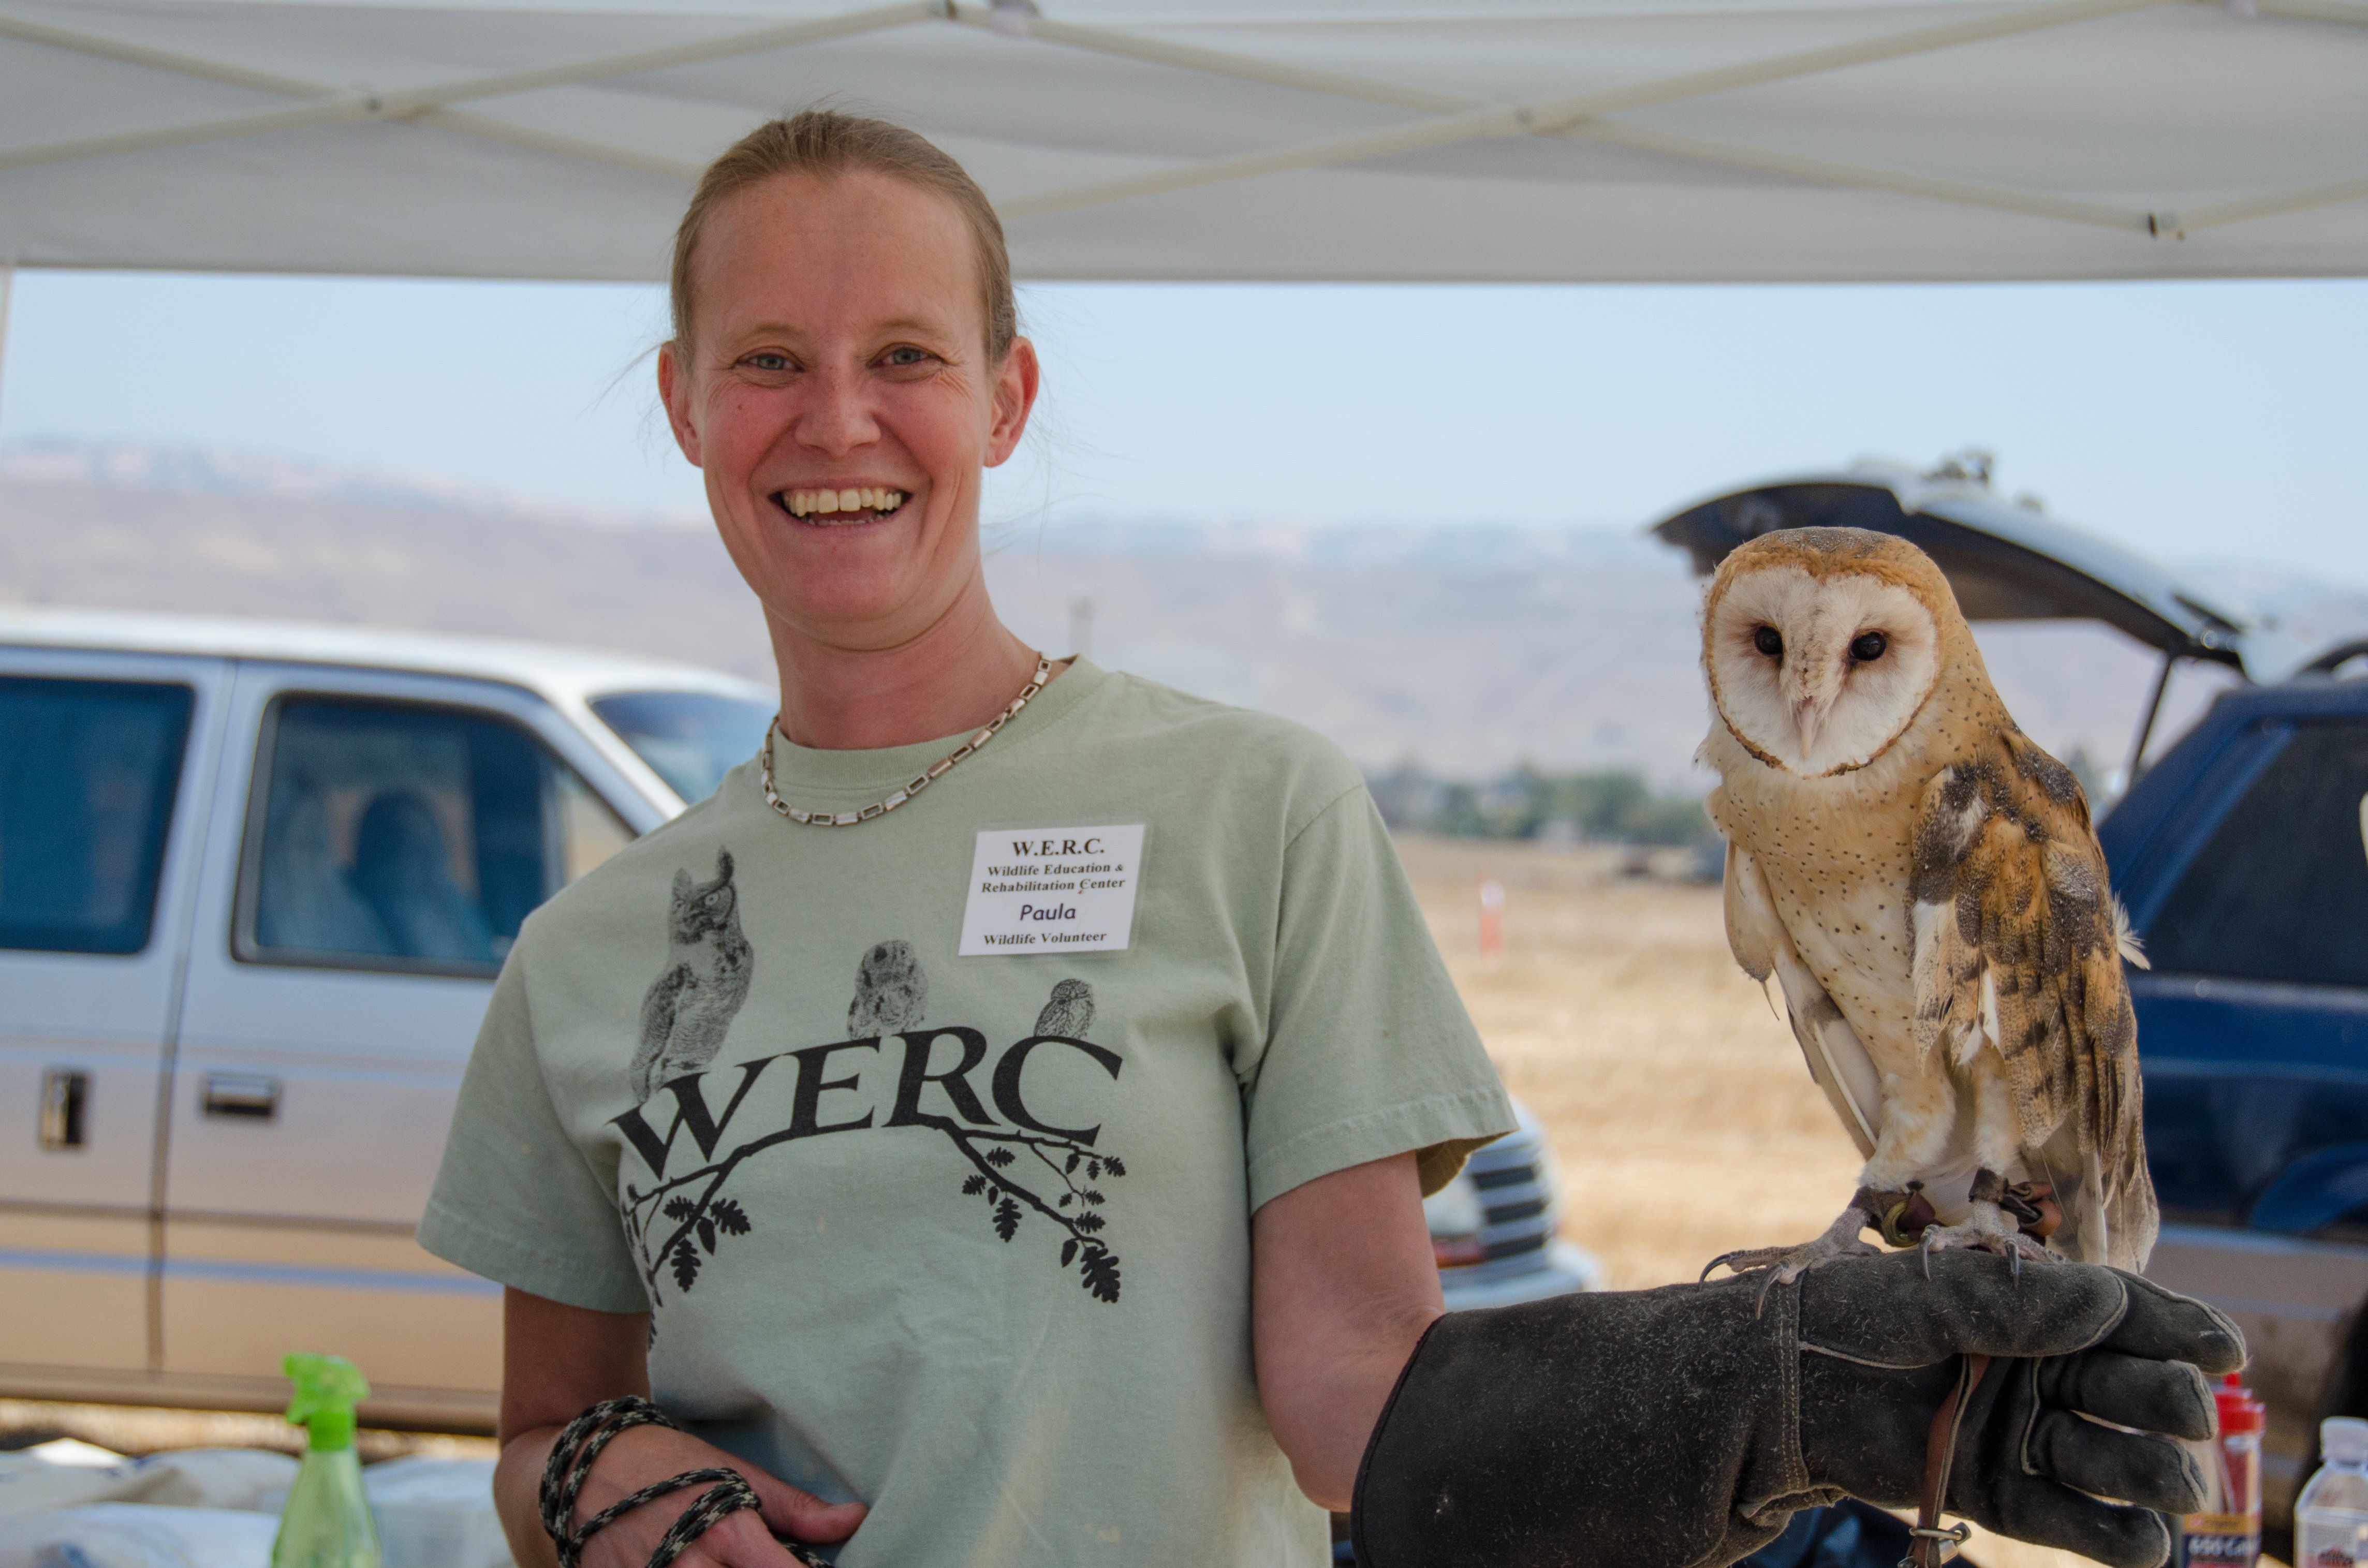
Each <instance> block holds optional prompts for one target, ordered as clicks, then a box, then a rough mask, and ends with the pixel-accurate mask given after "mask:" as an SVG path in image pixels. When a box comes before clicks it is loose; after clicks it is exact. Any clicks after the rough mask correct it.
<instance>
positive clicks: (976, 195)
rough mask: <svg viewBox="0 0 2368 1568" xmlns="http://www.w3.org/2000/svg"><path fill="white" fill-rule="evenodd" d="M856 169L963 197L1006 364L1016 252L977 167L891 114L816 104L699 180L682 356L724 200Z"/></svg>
mask: <svg viewBox="0 0 2368 1568" xmlns="http://www.w3.org/2000/svg"><path fill="white" fill-rule="evenodd" d="M854 173H864V174H876V175H883V176H887V177H888V178H890V179H899V180H903V181H904V182H905V183H906V184H907V185H913V186H917V187H920V188H921V189H923V190H926V191H929V192H932V193H934V194H936V195H939V196H942V197H944V198H945V199H947V200H948V201H951V203H953V206H954V210H956V211H957V212H959V213H961V214H962V222H963V223H964V224H965V225H966V226H967V227H968V228H969V230H970V235H971V247H972V250H973V254H974V255H975V256H976V258H977V264H978V283H979V294H980V300H981V303H982V304H983V305H984V306H985V315H986V358H987V362H988V363H989V364H993V365H1000V364H1001V363H1003V358H1004V356H1005V355H1007V354H1008V353H1009V352H1010V351H1011V342H1012V339H1013V338H1014V337H1015V336H1017V335H1018V334H1019V303H1018V301H1016V300H1015V299H1014V298H1013V296H1012V291H1011V253H1010V252H1009V251H1008V249H1006V248H1005V246H1004V243H1003V222H1002V220H1001V219H999V218H997V217H996V215H995V208H994V205H993V204H992V203H990V202H989V201H988V200H987V199H986V192H985V191H983V190H981V189H980V188H979V187H978V182H977V181H976V180H974V179H973V178H971V177H970V171H969V170H967V169H965V168H963V167H962V165H960V164H958V163H956V162H955V161H954V160H953V159H952V158H951V156H949V155H948V154H947V153H946V152H945V151H944V149H942V148H940V147H939V146H938V145H937V143H935V142H931V141H929V140H928V138H927V137H925V136H922V135H921V134H920V133H919V132H917V131H908V130H906V129H905V127H903V126H901V125H897V124H894V123H893V122H891V121H889V120H885V119H868V118H866V117H864V116H862V115H854V114H841V113H839V112H838V111H837V110H836V109H806V110H804V111H803V112H801V113H798V114H793V115H791V116H789V117H788V118H787V119H773V120H768V121H766V122H765V123H764V124H762V125H760V126H758V127H757V129H756V130H754V131H750V132H749V133H748V134H747V135H746V136H743V137H742V138H740V140H739V141H737V142H734V143H733V144H732V145H731V147H730V148H729V149H727V150H726V151H725V152H724V153H723V156H721V157H719V158H717V159H716V160H715V162H713V163H712V164H710V165H707V172H706V173H704V174H702V175H700V176H699V186H698V188H696V189H695V190H693V191H692V192H691V195H690V205H689V207H688V208H687V209H685V210H684V212H683V215H682V222H681V223H680V224H679V225H677V228H676V230H675V235H674V266H673V269H672V273H671V275H670V279H669V281H670V283H671V286H672V289H671V291H672V299H673V306H674V341H673V346H674V349H675V352H676V353H677V354H687V353H688V352H689V348H690V346H691V343H692V336H693V333H694V331H695V330H696V329H695V320H696V311H697V305H698V301H697V300H696V299H695V297H694V294H693V290H692V288H691V266H692V263H693V260H694V259H695V257H696V256H697V255H698V251H699V239H700V233H701V232H702V231H703V230H704V229H705V228H706V225H707V219H708V215H709V214H710V213H711V212H712V211H713V210H715V207H716V204H717V203H719V202H721V201H723V200H724V199H726V198H728V197H731V196H734V195H736V194H738V193H739V192H741V191H744V190H746V189H748V188H749V187H752V186H757V185H761V184H763V183H764V182H765V181H767V180H769V179H774V178H777V177H779V176H782V175H811V176H814V177H816V178H819V179H830V178H834V177H836V176H841V175H847V174H854Z"/></svg>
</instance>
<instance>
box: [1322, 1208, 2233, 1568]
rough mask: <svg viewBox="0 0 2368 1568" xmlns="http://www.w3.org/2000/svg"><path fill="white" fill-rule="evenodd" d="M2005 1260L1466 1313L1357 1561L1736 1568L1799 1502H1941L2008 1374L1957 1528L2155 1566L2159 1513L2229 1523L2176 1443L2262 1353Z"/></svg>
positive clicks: (2175, 1309)
mask: <svg viewBox="0 0 2368 1568" xmlns="http://www.w3.org/2000/svg"><path fill="white" fill-rule="evenodd" d="M1921 1264H1922V1260H1921V1259H1919V1258H1918V1256H1917V1255H1915V1254H1913V1253H1892V1254H1887V1255H1884V1256H1880V1257H1843V1258H1838V1259H1835V1260H1834V1261H1832V1262H1830V1263H1827V1264H1826V1265H1824V1266H1823V1267H1817V1268H1814V1269H1811V1270H1809V1271H1808V1272H1807V1273H1805V1274H1804V1275H1802V1276H1801V1277H1800V1278H1798V1279H1797V1280H1794V1281H1793V1282H1791V1283H1787V1284H1782V1285H1779V1286H1777V1287H1776V1289H1775V1290H1774V1293H1773V1294H1771V1295H1770V1297H1769V1298H1768V1300H1767V1301H1766V1305H1765V1310H1764V1311H1758V1310H1755V1309H1756V1308H1758V1306H1759V1290H1760V1289H1761V1281H1759V1280H1757V1279H1752V1278H1735V1279H1718V1280H1713V1281H1712V1282H1710V1283H1707V1284H1700V1285H1671V1286H1665V1287H1663V1288H1662V1289H1660V1290H1628V1291H1588V1292H1582V1293H1580V1294H1577V1295H1570V1296H1557V1297H1553V1298H1550V1299H1548V1300H1546V1301H1529V1302H1524V1303H1522V1304H1520V1305H1518V1306H1510V1307H1497V1308H1489V1309H1484V1310H1481V1311H1475V1312H1451V1313H1449V1314H1448V1315H1447V1316H1445V1317H1443V1318H1440V1320H1439V1321H1438V1322H1437V1323H1435V1324H1432V1326H1431V1328H1430V1331H1429V1333H1428V1334H1427V1335H1425V1336H1424V1337H1423V1340H1422V1342H1421V1343H1420V1344H1419V1345H1418V1346H1417V1347H1416V1349H1415V1352H1414V1354H1413V1356H1412V1357H1410V1358H1408V1360H1407V1363H1406V1369H1405V1370H1404V1371H1403V1372H1402V1373H1401V1374H1400V1376H1399V1379H1398V1383H1397V1387H1396V1388H1395V1390H1394V1391H1393V1392H1392V1393H1391V1395H1390V1399H1389V1403H1388V1404H1387V1405H1386V1406H1385V1407H1384V1408H1383V1412H1382V1415H1381V1419H1380V1420H1379V1422H1378V1423H1377V1424H1376V1425H1375V1426H1374V1429H1373V1434H1372V1438H1371V1440H1370V1441H1369V1442H1368V1444H1367V1446H1366V1449H1365V1456H1364V1462H1363V1464H1362V1466H1361V1467H1360V1470H1359V1471H1358V1475H1357V1483H1356V1495H1355V1500H1354V1510H1353V1514H1352V1518H1351V1527H1350V1529H1351V1538H1352V1540H1353V1541H1354V1543H1355V1549H1356V1556H1357V1562H1359V1563H1360V1564H1361V1565H1362V1568H1598V1565H1600V1568H1716V1565H1720V1564H1725V1563H1728V1562H1734V1561H1736V1559H1737V1558H1740V1557H1743V1556H1745V1555H1747V1554H1748V1553H1749V1552H1751V1551H1755V1550H1757V1549H1758V1548H1759V1547H1760V1546H1762V1545H1765V1544H1766V1543H1767V1542H1769V1541H1770V1540H1773V1539H1774V1538H1775V1536H1776V1535H1777V1534H1778V1533H1779V1532H1780V1531H1781V1530H1782V1528H1783V1525H1784V1521H1785V1519H1786V1517H1788V1516H1789V1515H1791V1514H1792V1513H1793V1511H1794V1510H1796V1509H1799V1508H1804V1507H1808V1506H1816V1505H1821V1504H1828V1503H1832V1502H1835V1501H1837V1500H1838V1499H1839V1498H1841V1497H1843V1496H1845V1495H1849V1496H1857V1497H1861V1498H1864V1499H1865V1500H1866V1501H1868V1502H1870V1503H1873V1504H1876V1505H1878V1506H1883V1507H1890V1508H1910V1507H1914V1506H1917V1504H1918V1499H1919V1494H1921V1493H1922V1491H1923V1490H1924V1483H1925V1478H1926V1474H1927V1469H1928V1465H1927V1458H1928V1456H1927V1449H1928V1438H1929V1437H1930V1431H1931V1429H1932V1425H1933V1417H1934V1415H1935V1414H1936V1413H1937V1412H1939V1411H1940V1410H1941V1407H1942V1404H1943V1402H1944V1401H1945V1400H1947V1399H1948V1397H1949V1396H1950V1394H1951V1392H1952V1391H1953V1390H1955V1389H1956V1387H1957V1385H1958V1374H1959V1369H1960V1368H1961V1367H1962V1366H1963V1364H1964V1363H1963V1360H1962V1358H1964V1356H1967V1355H1982V1356H1989V1357H1993V1358H1997V1360H1998V1365H1995V1366H1993V1367H1992V1369H1991V1370H1990V1374H1989V1376H1988V1377H1987V1378H1985V1379H1983V1380H1982V1381H1981V1382H1980V1384H1979V1386H1978V1387H1977V1388H1975V1389H1974V1390H1972V1391H1971V1392H1968V1393H1967V1394H1966V1395H1965V1396H1964V1409H1963V1415H1962V1419H1961V1420H1960V1421H1959V1423H1958V1425H1957V1428H1956V1440H1955V1443H1954V1445H1953V1447H1952V1449H1951V1453H1952V1463H1951V1466H1950V1471H1949V1483H1948V1488H1947V1495H1946V1497H1944V1498H1941V1499H1939V1500H1938V1501H1937V1502H1936V1509H1938V1508H1945V1510H1946V1511H1947V1512H1948V1513H1950V1514H1952V1515H1954V1516H1956V1517H1964V1518H1967V1519H1970V1520H1972V1521H1973V1522H1975V1523H1976V1524H1978V1525H1981V1526H1983V1527H1984V1528H1988V1529H1992V1530H1996V1531H1998V1533H1999V1534H2002V1535H2006V1536H2010V1537H2014V1538H2016V1539H2019V1540H2033V1541H2038V1542H2041V1543H2042V1544H2044V1545H2049V1546H2055V1547H2062V1548H2065V1549H2067V1550H2070V1551H2077V1552H2079V1553H2081V1554H2082V1555H2084V1556H2087V1557H2090V1558H2093V1559H2095V1560H2096V1561H2098V1562H2102V1563H2106V1564H2109V1565H2111V1568H2153V1565H2155V1564H2157V1563H2159V1562H2162V1560H2163V1558H2164V1556H2165V1554H2166V1552H2167V1551H2168V1550H2169V1534H2168V1532H2167V1531H2166V1529H2165V1528H2164V1526H2163V1524H2162V1522H2161V1520H2160V1518H2159V1517H2158V1516H2157V1513H2155V1512H2153V1511H2152V1510H2163V1511H2168V1512H2170V1513H2183V1512H2186V1511H2188V1510H2190V1509H2192V1508H2193V1507H2197V1506H2201V1501H2200V1500H2201V1498H2202V1496H2203V1477H2202V1474H2201V1472H2200V1471H2198V1470H2197V1469H2196V1468H2195V1464H2194V1461H2193V1460H2192V1458H2190V1457H2189V1456H2188V1454H2187V1453H2186V1451H2185V1450H2184V1449H2182V1448H2180V1444H2179V1443H2178V1442H2176V1441H2173V1440H2172V1439H2174V1438H2178V1439H2187V1440H2192V1439H2194V1438H2197V1437H2202V1436H2203V1435H2204V1434H2206V1433H2208V1432H2210V1431H2211V1430H2212V1429H2213V1412H2212V1396H2211V1392H2210V1390H2209V1388H2208V1387H2207V1386H2206V1384H2205V1383H2204V1381H2203V1376H2202V1375H2201V1374H2200V1373H2199V1371H2198V1368H2199V1367H2200V1368H2202V1369H2204V1370H2210V1371H2219V1370H2227V1369H2234V1368H2235V1367H2237V1365H2239V1364H2240V1363H2241V1362H2242V1360H2243V1358H2244V1342H2243V1339H2242V1337H2241V1336H2240V1335H2238V1334H2237V1329H2236V1327H2235V1325H2234V1324H2230V1323H2229V1321H2228V1320H2227V1319H2226V1317H2224V1316H2222V1315H2221V1314H2220V1313H2219V1312H2215V1311H2214V1310H2213V1309H2212V1308H2210V1307H2207V1306H2204V1305H2203V1303H2201V1302H2198V1301H2189V1300H2187V1299H2186V1298H2184V1297H2181V1296H2176V1295H2173V1294H2172V1293H2170V1292H2169V1291H2167V1290H2162V1289H2160V1288H2159V1287H2157V1286H2155V1285H2152V1284H2150V1283H2148V1282H2147V1281H2146V1280H2144V1279H2141V1278H2137V1277H2136V1276H2135V1275H2128V1274H2123V1273H2120V1272H2118V1271H2116V1270H2112V1269H2107V1268H2100V1267H2093V1266H2089V1265H2085V1264H2069V1263H2067V1264H2066V1265H2065V1266H2064V1267H2060V1268H2049V1269H2044V1270H2040V1271H2037V1272H2026V1273H2024V1274H2023V1275H2022V1276H2021V1278H2020V1279H2018V1278H2014V1277H2013V1276H2012V1275H2011V1274H2010V1273H2009V1271H2008V1270H2006V1269H2004V1268H2001V1267H1998V1259H1997V1258H1995V1257H1991V1256H1986V1255H1983V1254H1980V1253H1975V1252H1959V1251H1951V1252H1942V1253H1938V1254H1935V1255H1934V1256H1932V1258H1931V1259H1930V1264H1931V1274H1930V1278H1927V1277H1926V1276H1925V1274H1924V1272H1923V1269H1922V1267H1921ZM2185 1363H2192V1365H2190V1364H2185ZM2090 1416H2093V1417H2095V1419H2093V1420H2091V1419H2087V1417H2090ZM2106 1423H2111V1425H2110V1426H2109V1425H2105V1424H2106ZM2034 1432H2038V1433H2044V1434H2046V1441H2045V1442H2044V1443H2040V1444H2036V1445H2032V1444H2031V1443H2030V1442H2029V1441H2028V1439H2029V1438H2030V1437H2031V1436H2032V1434H2033V1433H2034ZM2156 1434H2161V1435H2159V1436H2158V1435H2156ZM2103 1497H2114V1498H2120V1499H2123V1500H2124V1503H2125V1504H2126V1505H2127V1506H2123V1504H2113V1503H2107V1502H2103V1501H2101V1500H2100V1499H2101V1498H2103Z"/></svg>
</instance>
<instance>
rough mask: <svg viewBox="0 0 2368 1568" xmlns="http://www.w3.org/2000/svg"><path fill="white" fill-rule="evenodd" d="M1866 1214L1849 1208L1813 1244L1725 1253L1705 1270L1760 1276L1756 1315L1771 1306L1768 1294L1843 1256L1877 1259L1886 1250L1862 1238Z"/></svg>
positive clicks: (1754, 1305) (1707, 1272)
mask: <svg viewBox="0 0 2368 1568" xmlns="http://www.w3.org/2000/svg"><path fill="white" fill-rule="evenodd" d="M1866 1222H1867V1221H1866V1215H1865V1213H1864V1212H1863V1211H1861V1210H1859V1209H1857V1208H1856V1207H1852V1208H1849V1209H1845V1210H1842V1212H1841V1217H1840V1218H1839V1219H1838V1220H1836V1221H1834V1222H1833V1224H1832V1225H1831V1226H1829V1227H1827V1231H1826V1233H1825V1234H1824V1235H1822V1236H1819V1237H1818V1238H1817V1239H1816V1241H1813V1242H1803V1243H1802V1244H1800V1245H1799V1246H1790V1247H1746V1248H1743V1249H1742V1250H1740V1251H1737V1252H1727V1253H1721V1254H1719V1256H1716V1257H1714V1258H1712V1259H1711V1260H1710V1262H1709V1263H1707V1264H1705V1265H1704V1266H1703V1267H1702V1278H1704V1279H1707V1278H1710V1276H1711V1271H1712V1270H1713V1269H1715V1268H1725V1269H1727V1270H1729V1271H1730V1272H1732V1273H1735V1274H1750V1273H1754V1272H1757V1273H1759V1277H1760V1278H1759V1297H1758V1298H1757V1299H1756V1300H1755V1301H1753V1303H1752V1308H1751V1312H1752V1315H1753V1316H1754V1317H1757V1316H1759V1309H1760V1308H1761V1307H1764V1306H1766V1305H1767V1304H1768V1292H1769V1291H1770V1290H1774V1289H1775V1288H1776V1287H1777V1286H1779V1285H1790V1284H1791V1283H1792V1282H1793V1280H1795V1279H1798V1278H1800V1277H1801V1276H1802V1275H1804V1274H1806V1273H1807V1272H1808V1271H1809V1270H1810V1269H1812V1268H1815V1267H1817V1266H1818V1265H1819V1264H1821V1263H1831V1262H1833V1261H1834V1260H1835V1259H1836V1258H1839V1257H1873V1256H1879V1255H1880V1254H1881V1253H1882V1251H1883V1249H1882V1248H1881V1247H1878V1246H1873V1245H1870V1244H1867V1243H1865V1242H1863V1241H1861V1240H1860V1239H1859V1232H1860V1231H1861V1230H1862V1229H1864V1228H1865V1226H1866Z"/></svg>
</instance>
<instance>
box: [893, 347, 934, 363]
mask: <svg viewBox="0 0 2368 1568" xmlns="http://www.w3.org/2000/svg"><path fill="white" fill-rule="evenodd" d="M928 357H929V356H928V351H927V350H924V349H919V348H912V347H905V348H891V349H890V350H888V363H890V364H891V365H917V364H919V363H920V362H921V361H922V360H924V359H926V358H928Z"/></svg>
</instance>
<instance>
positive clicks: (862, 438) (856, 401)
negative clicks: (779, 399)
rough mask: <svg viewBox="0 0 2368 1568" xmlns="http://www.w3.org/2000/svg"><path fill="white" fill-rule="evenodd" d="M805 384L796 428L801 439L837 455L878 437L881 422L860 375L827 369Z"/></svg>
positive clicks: (816, 447)
mask: <svg viewBox="0 0 2368 1568" xmlns="http://www.w3.org/2000/svg"><path fill="white" fill-rule="evenodd" d="M806 386H807V392H806V396H805V399H804V400H803V405H802V406H801V407H800V408H799V410H798V418H797V424H796V427H795V431H794V434H795V435H796V436H797V438H798V440H799V441H800V442H801V443H803V445H805V446H808V447H812V448H814V449H816V450H817V451H824V452H829V453H832V454H834V455H836V454H838V453H843V452H849V451H853V450H854V449H856V448H858V447H861V446H866V445H869V444H870V443H871V442H872V441H875V440H877V439H879V437H880V426H879V422H878V421H877V420H876V419H874V418H873V417H872V413H871V403H870V401H869V399H868V397H867V396H866V391H865V388H864V385H863V379H862V378H861V377H860V376H856V375H850V374H848V373H847V372H844V371H836V370H826V371H824V372H823V373H822V374H820V375H816V376H814V377H813V378H812V379H811V380H809V381H807V383H806Z"/></svg>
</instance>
